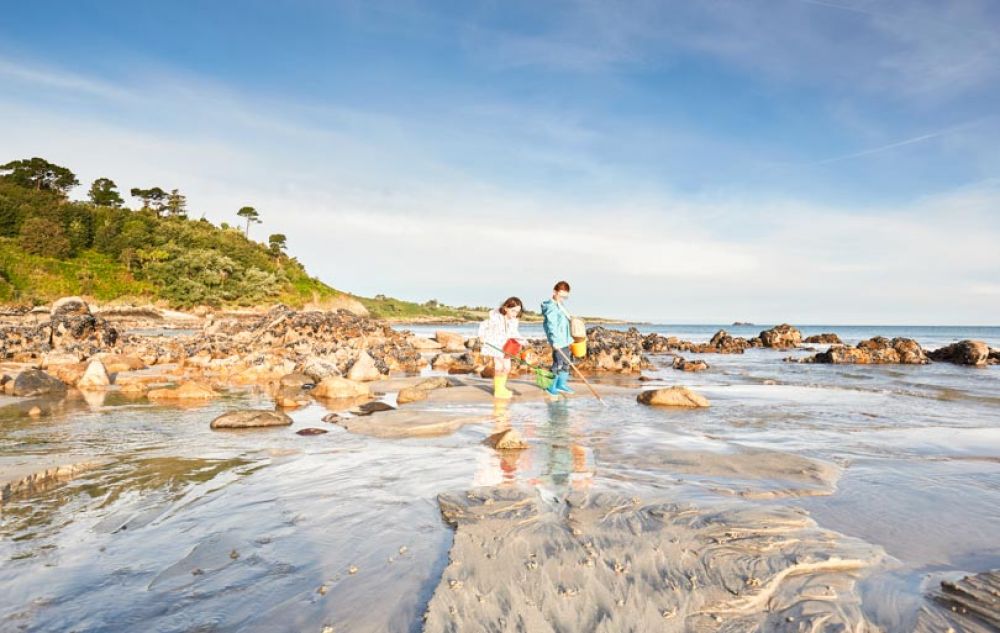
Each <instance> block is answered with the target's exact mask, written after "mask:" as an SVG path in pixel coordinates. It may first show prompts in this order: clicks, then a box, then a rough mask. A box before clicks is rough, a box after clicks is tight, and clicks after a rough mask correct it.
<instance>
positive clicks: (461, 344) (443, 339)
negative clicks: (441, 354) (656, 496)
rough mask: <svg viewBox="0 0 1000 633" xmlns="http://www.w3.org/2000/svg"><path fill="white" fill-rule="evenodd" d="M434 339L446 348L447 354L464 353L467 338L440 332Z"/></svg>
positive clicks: (436, 333) (452, 333)
mask: <svg viewBox="0 0 1000 633" xmlns="http://www.w3.org/2000/svg"><path fill="white" fill-rule="evenodd" d="M434 338H435V339H437V342H438V343H440V344H441V345H442V346H443V347H444V351H446V352H464V351H465V337H464V336H462V335H461V334H456V333H455V332H448V331H445V330H438V331H437V332H435V333H434Z"/></svg>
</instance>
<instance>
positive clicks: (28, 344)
mask: <svg viewBox="0 0 1000 633" xmlns="http://www.w3.org/2000/svg"><path fill="white" fill-rule="evenodd" d="M48 317H49V318H48V321H47V322H43V323H39V324H36V325H11V326H6V327H3V328H0V358H2V359H6V360H14V361H20V362H27V361H32V360H36V359H38V358H40V357H41V356H42V355H44V354H46V353H49V352H61V353H71V354H76V355H78V356H79V357H87V356H92V355H94V354H96V353H98V352H101V351H110V350H112V349H114V348H116V347H117V346H118V344H119V334H118V330H117V329H116V328H115V327H114V326H112V325H111V324H109V323H108V322H107V321H106V320H104V319H103V318H101V317H95V316H94V315H92V314H91V313H90V308H89V307H88V306H87V304H86V303H85V302H84V301H83V300H82V299H80V298H79V297H67V298H64V299H60V300H58V301H56V302H55V303H54V304H53V306H52V309H51V310H50V311H49V315H48Z"/></svg>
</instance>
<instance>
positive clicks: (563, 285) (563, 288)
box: [552, 281, 569, 292]
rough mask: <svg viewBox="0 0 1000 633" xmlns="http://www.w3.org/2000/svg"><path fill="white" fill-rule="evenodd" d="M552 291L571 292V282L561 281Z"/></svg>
mask: <svg viewBox="0 0 1000 633" xmlns="http://www.w3.org/2000/svg"><path fill="white" fill-rule="evenodd" d="M552 290H554V291H556V292H559V291H562V292H569V282H568V281H560V282H559V283H557V284H556V287H555V288H553V289H552Z"/></svg>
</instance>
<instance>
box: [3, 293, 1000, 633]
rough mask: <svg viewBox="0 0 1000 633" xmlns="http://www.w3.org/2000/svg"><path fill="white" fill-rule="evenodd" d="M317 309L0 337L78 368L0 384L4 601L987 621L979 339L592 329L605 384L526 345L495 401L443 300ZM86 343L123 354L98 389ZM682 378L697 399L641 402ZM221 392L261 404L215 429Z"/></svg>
mask: <svg viewBox="0 0 1000 633" xmlns="http://www.w3.org/2000/svg"><path fill="white" fill-rule="evenodd" d="M68 318H71V319H72V318H84V317H83V313H82V312H81V313H80V314H79V315H77V316H76V317H68ZM322 318H323V319H327V318H328V317H322ZM329 318H332V319H333V320H328V321H322V322H324V323H327V324H328V325H327V326H325V327H327V328H328V331H327V330H323V331H327V333H326V334H322V335H320V334H316V333H312V334H303V332H304V330H302V328H304V327H306V328H307V329H308V328H311V327H312V325H310V324H316V323H320V322H321V321H318V320H317V319H320V317H319V316H317V315H309V314H306V313H282V314H280V315H277V316H276V315H275V314H265V315H261V316H260V317H259V318H258V319H257V320H256V321H254V320H253V319H249V320H248V319H246V318H241V319H239V320H234V321H233V322H232V323H229V324H227V323H225V322H220V321H214V320H209V321H208V322H201V323H199V324H198V325H197V327H196V328H191V327H190V323H188V326H189V327H188V331H172V330H170V328H166V329H163V328H161V329H160V330H156V328H152V329H150V328H142V327H140V326H141V325H142V324H141V323H132V324H129V327H130V328H133V331H137V332H141V335H134V334H127V332H128V331H129V330H127V329H123V330H122V333H123V334H125V335H124V336H119V337H118V338H117V339H116V340H118V341H123V342H120V343H116V344H115V349H114V350H113V353H112V351H111V350H103V351H96V350H95V351H93V352H92V353H91V354H90V355H89V356H90V360H83V361H79V362H78V363H77V364H72V363H71V364H63V365H60V364H59V363H58V362H55V361H57V360H58V358H57V356H55V354H56V353H57V352H56V351H51V352H47V353H46V354H43V355H39V356H38V357H37V358H35V359H28V358H23V357H22V358H21V360H19V361H17V360H14V359H13V358H10V357H9V358H8V363H7V364H6V365H5V366H4V372H5V374H6V375H7V376H9V377H10V378H9V379H5V384H6V383H8V382H11V384H14V383H17V384H20V385H21V386H22V387H23V385H24V384H26V383H25V382H24V380H26V379H22V378H20V376H22V375H23V376H28V375H29V374H27V373H25V372H29V371H34V370H33V369H32V368H34V367H38V366H41V365H44V366H45V367H46V372H49V373H52V374H53V375H55V376H62V377H63V378H64V379H67V380H71V379H73V378H75V379H76V381H77V384H76V386H74V385H73V384H64V388H65V392H59V393H47V394H40V395H37V396H28V397H25V396H21V397H17V396H12V395H10V396H5V400H4V402H2V408H0V419H2V420H3V427H2V429H3V431H2V433H3V434H2V440H3V443H2V453H0V475H2V477H0V479H2V480H3V482H4V497H3V506H2V524H0V525H2V534H3V540H2V542H0V555H2V556H3V559H4V561H5V563H4V565H3V566H2V571H0V587H2V588H3V595H4V596H5V598H4V599H3V600H2V602H0V616H2V618H0V619H2V622H3V624H2V625H0V630H4V631H7V630H10V631H23V630H27V631H50V630H68V629H75V630H130V629H131V628H133V627H134V626H138V625H139V623H142V626H144V627H151V628H154V629H156V630H164V631H187V630H192V629H199V630H215V631H236V630H239V631H247V630H251V631H254V630H260V631H265V630H276V629H280V630H290V629H291V628H294V629H295V630H302V631H318V632H328V631H429V632H438V631H481V630H487V631H530V632H534V631H651V630H665V631H828V630H849V631H913V630H919V631H939V630H948V629H949V627H951V630H955V631H976V632H979V631H990V630H994V628H995V627H996V625H997V619H996V618H997V613H998V611H997V607H996V589H995V587H996V572H994V571H993V570H996V569H997V568H998V567H1000V550H998V549H997V540H996V534H997V533H1000V515H998V514H997V511H996V508H998V507H1000V488H998V487H997V486H996V481H998V479H1000V435H998V430H997V427H996V425H995V420H996V417H995V416H996V412H997V411H998V407H1000V401H998V400H997V397H996V395H995V385H996V380H997V373H996V372H997V370H998V368H997V367H996V366H995V365H989V364H985V365H984V366H982V367H969V366H963V365H959V364H955V363H952V362H930V361H928V363H927V364H912V365H906V364H881V365H858V364H823V363H812V362H810V363H803V362H791V361H795V360H801V359H809V358H812V356H813V355H815V354H816V353H817V352H822V351H823V350H825V349H826V348H827V347H828V346H827V345H806V344H801V345H795V346H793V347H790V348H782V349H775V348H769V347H763V346H761V347H753V346H752V345H751V344H748V345H750V346H749V347H748V348H746V349H742V350H740V351H739V352H733V351H731V350H732V349H735V347H734V346H736V347H739V346H740V345H741V344H740V343H739V341H740V340H743V339H741V338H739V337H738V336H737V337H736V338H733V337H730V338H729V339H726V341H727V342H726V343H724V344H723V343H718V345H717V347H716V348H715V351H711V352H705V351H696V352H692V351H690V350H693V349H699V350H705V349H709V348H710V346H711V345H715V343H712V344H710V342H709V341H708V340H707V339H708V338H712V339H713V340H714V341H717V342H718V341H722V340H723V339H722V338H719V337H714V336H713V337H709V336H707V335H706V336H705V337H704V338H700V339H699V337H698V336H694V337H691V338H692V339H693V342H691V341H681V342H679V343H670V344H668V343H664V342H663V341H666V340H667V338H668V337H667V336H666V335H665V334H663V335H661V334H656V336H659V337H660V338H655V337H653V336H652V334H649V335H647V334H641V335H637V336H639V338H638V339H635V338H633V339H630V338H628V337H627V336H625V335H624V334H621V335H619V334H614V333H613V332H612V333H602V332H601V331H600V329H595V331H594V332H592V336H594V337H595V339H594V341H593V345H592V350H594V351H593V353H594V354H604V355H606V357H605V356H602V357H601V358H605V360H604V361H601V363H604V364H607V363H611V362H612V360H613V361H614V362H616V363H619V365H617V366H616V369H614V370H609V369H600V368H599V367H600V366H601V363H596V364H595V365H594V366H593V367H592V370H591V371H589V372H588V375H589V377H590V379H592V380H593V381H594V382H595V383H596V385H597V389H598V391H599V393H600V394H601V396H602V398H603V399H604V401H605V403H604V404H601V403H599V402H598V401H597V400H596V399H594V398H593V397H592V396H591V395H590V394H589V393H588V392H587V390H586V389H585V388H583V385H582V384H581V383H579V382H576V383H574V387H576V389H577V392H576V393H575V394H574V395H572V396H569V397H561V398H552V397H550V396H548V395H547V394H545V393H544V392H543V391H542V390H541V389H539V388H538V387H537V386H535V385H534V383H533V381H532V380H530V375H528V374H521V375H520V376H519V377H517V378H516V379H514V380H512V381H511V383H510V384H511V388H512V390H513V391H514V392H515V394H516V395H515V398H514V399H513V400H512V401H511V402H503V401H496V400H494V398H493V397H492V390H491V384H490V381H489V380H488V379H487V378H482V377H480V376H479V373H481V369H482V368H481V366H479V362H480V361H479V359H478V356H477V354H476V351H475V347H474V345H475V341H470V340H468V339H467V338H465V337H463V336H462V330H461V329H458V330H457V333H458V335H459V338H458V339H456V340H461V341H462V343H463V348H464V349H465V351H461V352H459V351H455V352H447V351H444V348H445V346H446V345H447V344H448V341H449V340H450V339H447V338H442V337H444V335H443V334H441V335H437V336H435V334H434V332H433V331H430V330H427V329H421V327H414V328H413V329H414V330H415V333H406V332H402V330H403V328H401V327H399V326H395V327H396V329H382V328H383V326H381V325H379V324H378V323H376V322H370V321H367V320H364V319H359V318H358V317H348V316H336V317H329ZM185 322H187V321H185ZM88 323H90V322H89V321H88ZM91 325H92V326H93V327H94V331H95V332H101V331H102V329H101V328H104V327H110V326H107V325H102V324H101V323H100V321H99V320H98V321H95V322H94V323H91ZM307 326H308V327H307ZM14 327H18V328H20V327H26V326H21V325H18V326H14ZM422 327H424V328H427V327H429V326H422ZM338 328H339V329H338ZM53 331H57V332H58V331H61V329H60V327H59V326H54V329H53ZM319 331H320V330H312V329H308V332H319ZM13 332H14V331H13V330H8V331H7V339H6V340H15V339H14V338H12V337H13ZM18 332H21V334H22V335H24V336H27V334H25V332H26V331H21V330H18ZM240 332H245V333H243V334H241V333H240ZM649 332H651V333H655V332H656V330H655V329H650V330H649ZM666 334H669V331H668V332H666ZM89 336H90V335H87V334H84V335H83V338H82V339H74V341H77V342H74V343H72V344H70V343H66V345H65V348H66V349H67V350H77V349H79V348H78V347H77V345H78V342H79V340H84V341H90V340H93V339H91V338H88V337H89ZM768 336H771V335H768ZM948 336H950V335H948V334H946V335H944V337H943V339H942V340H941V341H934V342H935V343H943V342H944V339H946V338H947V337H948ZM29 338H30V337H29ZM761 338H762V339H765V340H766V339H768V337H767V336H764V337H761ZM434 339H440V340H443V341H445V343H441V342H439V341H435V340H434ZM17 340H22V339H17ZM25 340H26V339H25ZM231 340H232V341H236V342H237V344H239V345H242V346H243V347H244V348H245V349H246V350H247V354H246V355H244V356H233V355H232V354H231V350H230V349H229V348H227V347H225V346H224V341H231ZM362 340H364V341H365V345H367V347H360V341H362ZM634 340H640V341H645V343H643V344H645V345H647V346H649V347H655V346H667V347H670V348H671V350H672V351H666V352H648V353H647V352H645V351H643V348H642V345H643V344H640V347H639V348H638V351H637V352H636V351H635V350H634V349H633V348H632V347H629V345H631V343H629V341H634ZM734 341H735V342H734ZM451 344H454V342H453V341H452V343H451ZM847 344H848V345H849V346H854V345H859V344H858V343H857V342H856V341H853V340H849V341H847ZM602 345H604V347H603V348H602ZM994 345H995V342H994ZM307 347H308V349H306V348H307ZM939 347H943V345H939ZM320 348H322V354H321V355H319V356H317V352H318V351H319V350H320ZM674 348H683V349H674ZM858 349H865V348H864V345H860V346H859V347H858ZM886 349H888V348H886ZM151 350H155V351H156V354H158V357H155V358H154V357H152V356H151ZM340 350H344V352H343V353H341V352H340ZM58 353H61V354H66V353H67V352H66V351H62V352H58ZM73 353H75V352H73ZM362 353H364V354H366V355H367V357H368V358H369V360H371V361H372V367H367V368H365V367H361V366H360V365H357V363H359V360H357V359H359V358H361V356H360V354H362ZM633 353H636V354H639V356H640V357H641V358H640V359H639V360H634V359H633V358H632V356H631V354H633ZM681 353H683V355H684V358H686V359H687V360H689V361H699V360H703V361H705V364H706V366H707V369H704V370H701V371H690V370H684V369H683V368H679V367H678V365H677V363H675V359H676V358H677V357H678V356H679V355H680V354H681ZM928 353H931V352H928ZM442 355H445V356H447V359H443V358H442ZM130 356H136V357H138V358H139V359H140V361H141V365H142V366H141V367H139V366H138V364H137V363H134V362H133V363H132V365H135V367H133V368H130V361H128V360H126V359H127V358H129V357H130ZM94 359H97V360H100V362H101V363H102V365H106V366H107V367H111V366H114V368H115V369H116V371H109V372H107V375H108V376H109V380H108V383H107V384H106V385H102V386H100V388H95V387H93V386H91V387H88V386H87V383H88V379H84V377H83V376H84V375H91V376H92V375H93V374H94V373H95V370H94V369H93V368H92V367H91V364H92V362H93V360H94ZM142 359H145V360H142ZM321 359H326V361H324V362H325V363H326V364H323V362H320V360H321ZM393 359H395V360H393ZM609 359H612V360H609ZM445 360H447V361H448V362H444V361H445ZM149 361H152V362H149ZM338 362H341V365H340V366H339V367H338V366H337V363H338ZM365 363H368V360H365V361H363V363H362V364H365ZM393 363H397V364H398V365H399V366H397V367H395V368H390V365H392V364H393ZM406 363H410V364H411V366H408V367H406V368H404V367H402V366H401V365H403V364H406ZM466 364H468V365H469V366H468V367H466ZM78 365H79V367H78ZM635 365H641V366H642V367H643V369H641V370H640V371H632V369H631V368H632V367H634V366H635ZM380 367H381V368H382V369H380ZM362 369H364V370H365V372H364V373H365V374H366V375H364V376H362V375H361V373H362ZM383 369H384V370H385V371H383ZM323 371H327V372H329V374H328V377H326V378H323V377H322V376H321V375H318V374H317V373H316V372H323ZM309 372H312V374H311V375H310V373H309ZM340 374H343V376H341V375H340ZM352 375H353V376H354V377H355V378H357V380H355V379H350V378H345V377H344V376H352ZM15 378H17V380H15ZM18 381H20V382H18ZM98 382H99V381H98ZM314 385H315V386H314ZM671 387H672V388H686V389H689V390H690V392H691V393H694V394H697V395H699V396H702V397H703V398H705V399H707V401H708V404H709V406H707V407H705V406H702V407H675V406H648V405H645V404H642V403H640V402H639V398H638V396H639V395H640V394H641V393H642V392H644V391H650V390H657V389H666V388H671ZM9 389H13V387H11V388H9ZM181 393H183V394H185V395H186V396H188V397H182V396H181V395H179V394H181ZM669 393H673V392H672V391H671V392H669ZM404 394H405V395H404ZM255 412H256V413H265V414H266V415H256V414H255ZM251 414H253V415H251ZM248 420H250V422H248ZM213 421H216V422H215V423H213ZM230 423H232V424H237V425H245V424H267V425H273V426H262V427H258V428H234V429H225V428H213V426H215V427H221V426H225V425H226V424H230ZM991 574H992V575H991Z"/></svg>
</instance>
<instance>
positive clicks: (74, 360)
mask: <svg viewBox="0 0 1000 633" xmlns="http://www.w3.org/2000/svg"><path fill="white" fill-rule="evenodd" d="M79 363H80V355H79V354H71V353H69V352H49V353H48V354H45V355H44V356H42V362H41V363H40V365H41V368H42V369H50V368H52V367H58V366H60V365H77V364H79Z"/></svg>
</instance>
